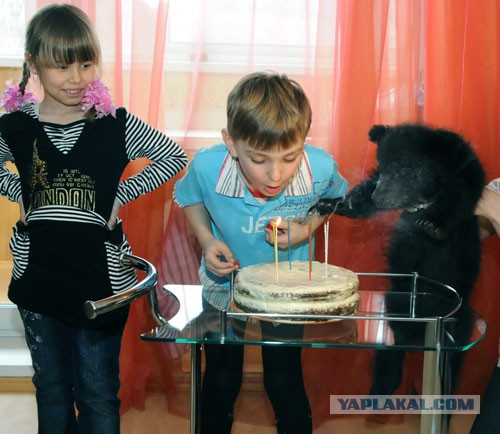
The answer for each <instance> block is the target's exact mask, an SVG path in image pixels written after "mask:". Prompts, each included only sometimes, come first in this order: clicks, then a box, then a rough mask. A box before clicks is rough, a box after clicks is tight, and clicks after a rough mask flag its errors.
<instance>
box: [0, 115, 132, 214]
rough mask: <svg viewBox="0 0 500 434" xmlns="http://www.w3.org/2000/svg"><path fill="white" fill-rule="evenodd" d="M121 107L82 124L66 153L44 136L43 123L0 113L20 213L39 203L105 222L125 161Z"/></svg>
mask: <svg viewBox="0 0 500 434" xmlns="http://www.w3.org/2000/svg"><path fill="white" fill-rule="evenodd" d="M125 121H126V111H125V110H124V109H118V110H117V111H116V118H114V117H112V116H110V115H109V116H105V117H104V118H101V119H95V120H94V121H87V122H85V126H84V128H83V131H82V133H81V135H80V137H79V138H78V140H77V142H76V143H75V144H74V146H73V148H72V149H71V150H70V151H69V153H67V154H63V153H62V152H60V151H59V150H58V149H57V148H56V147H55V146H54V145H53V144H52V143H51V142H50V140H49V138H48V137H47V134H46V133H45V131H44V129H43V124H42V123H40V122H39V121H38V120H36V119H33V118H32V117H31V116H30V115H28V114H26V113H24V112H21V111H16V112H13V113H9V114H7V115H4V116H2V117H0V131H1V134H2V137H3V138H4V140H5V141H6V143H7V144H8V146H9V149H10V151H11V153H12V155H13V157H14V160H15V164H16V167H17V169H18V171H19V175H20V178H21V189H22V195H23V202H24V207H25V209H26V211H29V210H32V209H36V208H38V207H41V206H44V205H57V206H73V207H77V208H82V209H86V210H89V211H94V212H96V213H98V214H100V215H101V216H102V217H103V218H104V219H105V220H108V218H109V216H110V214H111V209H112V206H113V202H114V199H115V197H116V191H117V188H118V183H119V181H120V177H121V175H122V173H123V170H124V169H125V166H126V165H127V164H128V158H127V155H126V152H125Z"/></svg>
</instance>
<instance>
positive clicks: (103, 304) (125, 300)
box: [83, 254, 164, 324]
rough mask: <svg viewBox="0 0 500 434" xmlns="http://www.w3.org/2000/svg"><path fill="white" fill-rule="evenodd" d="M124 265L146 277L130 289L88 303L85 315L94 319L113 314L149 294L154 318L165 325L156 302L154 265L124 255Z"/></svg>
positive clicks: (84, 307) (121, 260) (156, 278)
mask: <svg viewBox="0 0 500 434" xmlns="http://www.w3.org/2000/svg"><path fill="white" fill-rule="evenodd" d="M120 262H121V264H122V265H126V266H132V267H134V268H137V269H138V270H140V271H143V272H144V273H146V277H145V278H144V279H143V280H141V281H140V282H139V283H137V284H136V285H134V286H133V287H132V288H130V289H125V290H123V291H120V292H118V293H116V294H114V295H112V296H110V297H107V298H104V299H102V300H97V301H91V300H89V301H86V302H85V304H84V306H83V309H84V312H85V315H86V316H87V318H89V319H94V318H96V317H97V316H98V315H102V314H104V313H107V312H111V311H113V310H115V309H118V308H120V307H123V306H126V305H127V304H130V303H131V302H132V301H134V300H136V299H138V298H139V297H142V296H143V295H145V294H149V296H150V298H149V302H150V308H151V311H152V314H153V317H154V318H155V320H156V321H157V322H158V323H160V324H161V323H163V322H164V318H162V317H161V315H160V314H159V311H158V303H157V300H156V284H157V282H158V273H157V272H156V268H155V266H154V265H153V264H151V263H150V262H148V261H146V260H145V259H142V258H139V257H138V256H133V255H126V254H123V255H122V256H121V257H120Z"/></svg>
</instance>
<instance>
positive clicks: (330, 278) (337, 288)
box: [233, 261, 359, 315]
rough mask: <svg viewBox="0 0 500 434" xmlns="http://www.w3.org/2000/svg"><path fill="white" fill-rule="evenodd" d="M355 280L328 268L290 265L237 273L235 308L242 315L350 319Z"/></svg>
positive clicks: (354, 309)
mask: <svg viewBox="0 0 500 434" xmlns="http://www.w3.org/2000/svg"><path fill="white" fill-rule="evenodd" d="M325 267H326V269H325ZM358 288H359V280H358V276H357V275H356V274H355V273H353V272H352V271H350V270H347V269H345V268H341V267H337V266H334V265H331V264H328V265H326V266H325V264H322V263H320V262H316V261H314V262H312V273H311V279H309V263H308V262H306V261H293V262H292V264H291V269H290V265H289V263H288V262H280V263H279V264H278V273H276V264H275V263H274V262H272V263H264V264H255V265H250V266H248V267H244V268H242V269H240V270H239V271H238V273H237V275H236V279H235V282H234V293H233V301H234V304H235V307H236V308H237V309H239V310H241V311H244V312H252V313H277V314H305V315H353V314H355V313H356V312H357V309H358V304H359V293H358Z"/></svg>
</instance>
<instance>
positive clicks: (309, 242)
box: [307, 224, 312, 280]
mask: <svg viewBox="0 0 500 434" xmlns="http://www.w3.org/2000/svg"><path fill="white" fill-rule="evenodd" d="M307 242H308V247H309V280H312V240H311V224H308V225H307Z"/></svg>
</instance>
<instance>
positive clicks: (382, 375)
mask: <svg viewBox="0 0 500 434" xmlns="http://www.w3.org/2000/svg"><path fill="white" fill-rule="evenodd" d="M369 138H370V140H371V141H372V142H374V143H375V144H376V145H377V151H376V159H377V168H376V169H375V170H374V171H373V172H372V173H371V174H370V175H369V176H368V177H367V179H366V180H364V181H362V182H361V183H360V184H358V185H357V186H355V187H354V188H353V189H351V190H350V192H349V193H348V194H347V195H346V196H345V197H344V198H341V199H335V200H326V199H325V200H321V201H320V202H318V203H317V204H316V206H315V207H314V208H313V211H314V212H316V213H318V214H320V215H328V214H332V213H335V214H338V215H342V216H346V217H349V218H368V217H370V216H373V215H374V214H375V213H378V212H380V211H386V210H401V214H400V216H399V220H398V222H397V224H396V226H395V228H394V229H393V232H392V235H391V237H390V240H389V242H388V248H387V252H386V256H387V264H388V270H387V272H388V273H391V274H394V273H405V274H406V273H413V272H416V273H418V274H419V275H421V276H425V277H426V278H429V279H432V280H434V281H437V282H441V283H444V284H446V285H449V286H451V287H452V288H454V289H455V290H456V291H457V292H458V293H459V294H460V296H461V298H462V307H461V308H460V309H459V311H458V312H457V313H456V314H454V315H453V320H452V323H451V325H450V324H448V325H447V327H448V328H449V327H452V328H453V335H454V336H455V337H456V339H458V340H461V339H467V337H468V335H469V333H470V329H471V321H470V318H469V315H467V312H468V309H467V299H468V296H469V294H470V293H471V291H472V289H473V286H474V282H475V280H476V278H477V276H478V273H479V267H480V238H479V227H478V221H477V219H476V216H475V215H474V210H475V207H476V204H477V202H478V200H479V199H480V197H481V194H482V190H483V187H484V184H485V174H484V170H483V167H482V165H481V163H480V161H479V159H478V158H477V156H476V154H475V152H474V150H473V149H472V147H471V146H470V145H469V143H467V142H466V141H465V140H464V139H463V138H462V137H461V136H460V135H459V134H456V133H455V132H452V131H447V130H444V129H433V128H429V127H427V126H424V125H420V124H402V125H397V126H392V127H391V126H384V125H375V126H373V127H372V128H371V130H370V132H369ZM422 280H423V283H421V281H420V279H419V282H418V293H419V294H420V293H431V294H433V295H435V297H434V298H432V300H434V301H432V302H429V300H431V299H430V298H428V297H427V296H422V298H419V297H420V296H418V297H417V302H416V304H415V313H416V316H436V315H439V316H441V315H445V314H446V313H447V312H449V311H450V309H451V306H453V304H454V301H453V297H452V299H449V298H447V296H446V295H444V291H440V290H439V285H435V284H433V283H432V282H428V281H426V280H425V279H422ZM389 281H390V285H389V289H388V291H386V293H385V302H386V303H385V304H386V310H387V312H386V313H387V314H388V315H389V316H390V315H399V316H401V315H404V314H407V313H408V312H409V309H410V297H405V296H402V294H400V293H401V292H405V293H409V292H410V291H411V281H412V279H410V278H401V277H399V278H398V277H394V276H392V277H390V279H389ZM424 297H425V298H424ZM440 297H444V299H441V298H440ZM420 300H422V301H420ZM419 301H420V302H419ZM390 326H391V329H392V331H393V334H394V346H395V348H397V347H398V346H402V345H404V343H405V342H418V341H420V340H422V339H423V336H424V325H423V324H422V323H417V322H414V323H410V322H408V321H403V322H401V321H390ZM403 361H404V351H402V350H398V349H395V350H378V351H376V352H375V366H374V382H373V384H372V388H371V391H370V393H371V394H374V395H390V394H393V393H394V392H395V390H396V389H397V388H398V387H399V385H400V383H401V377H402V367H403ZM459 363H460V361H459V357H454V359H453V360H452V365H451V366H452V374H451V375H452V382H453V381H454V378H456V375H457V371H458V367H459Z"/></svg>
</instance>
